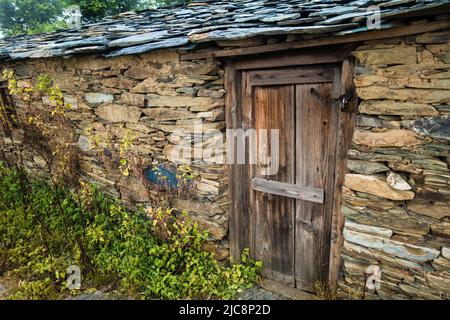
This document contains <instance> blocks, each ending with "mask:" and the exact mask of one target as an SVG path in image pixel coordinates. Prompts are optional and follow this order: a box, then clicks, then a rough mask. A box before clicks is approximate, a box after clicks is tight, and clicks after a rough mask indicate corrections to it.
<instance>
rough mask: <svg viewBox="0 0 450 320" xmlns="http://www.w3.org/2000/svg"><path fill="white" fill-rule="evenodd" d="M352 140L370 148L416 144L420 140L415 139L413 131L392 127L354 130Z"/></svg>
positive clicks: (419, 142)
mask: <svg viewBox="0 0 450 320" xmlns="http://www.w3.org/2000/svg"><path fill="white" fill-rule="evenodd" d="M353 142H354V143H356V144H360V145H364V146H367V147H372V148H377V147H378V148H384V147H407V146H416V145H419V144H421V143H422V142H421V141H420V140H419V139H417V137H416V134H415V133H414V132H413V131H410V130H405V129H393V130H388V131H385V132H372V131H362V130H356V131H355V132H354V134H353Z"/></svg>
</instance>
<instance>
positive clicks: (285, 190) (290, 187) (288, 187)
mask: <svg viewBox="0 0 450 320" xmlns="http://www.w3.org/2000/svg"><path fill="white" fill-rule="evenodd" d="M252 187H253V190H256V191H260V192H264V193H270V194H276V195H279V196H285V197H289V198H295V199H299V200H305V201H310V202H315V203H323V201H324V190H323V189H318V188H305V187H300V186H297V185H295V184H290V183H284V182H279V181H271V180H267V179H262V178H258V177H255V178H253V180H252Z"/></svg>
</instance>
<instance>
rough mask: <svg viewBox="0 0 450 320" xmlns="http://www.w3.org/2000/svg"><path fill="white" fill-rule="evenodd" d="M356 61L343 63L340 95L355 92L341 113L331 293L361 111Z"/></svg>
mask: <svg viewBox="0 0 450 320" xmlns="http://www.w3.org/2000/svg"><path fill="white" fill-rule="evenodd" d="M353 69H354V62H353V61H352V60H350V59H347V60H345V61H344V62H343V64H342V73H341V81H340V82H341V88H340V89H341V92H340V93H341V94H346V93H348V92H350V91H351V92H353V93H354V95H353V98H352V99H351V100H350V101H349V102H348V105H349V107H350V108H349V109H348V112H342V111H339V133H338V143H337V144H336V151H335V152H336V168H335V185H334V196H333V199H334V200H333V201H334V203H333V216H332V221H331V244H330V268H329V274H328V281H329V285H330V288H331V289H332V291H335V290H336V288H337V282H338V277H339V271H340V268H341V267H342V266H341V250H342V245H343V243H344V236H343V229H344V224H345V217H344V214H343V213H342V211H341V205H342V187H343V185H344V179H345V174H346V171H347V152H348V150H349V149H350V146H351V142H352V136H353V130H354V126H355V117H356V112H357V109H358V99H357V98H356V97H357V95H356V92H355V86H354V82H353V72H354V71H353Z"/></svg>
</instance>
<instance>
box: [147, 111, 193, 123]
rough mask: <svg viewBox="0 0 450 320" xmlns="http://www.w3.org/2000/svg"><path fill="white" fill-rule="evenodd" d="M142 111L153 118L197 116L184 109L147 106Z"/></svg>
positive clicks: (171, 118)
mask: <svg viewBox="0 0 450 320" xmlns="http://www.w3.org/2000/svg"><path fill="white" fill-rule="evenodd" d="M143 111H144V113H145V115H146V116H148V117H149V118H151V119H154V120H179V119H194V118H196V117H197V115H196V114H195V113H192V112H189V111H187V110H184V109H170V108H147V109H144V110H143Z"/></svg>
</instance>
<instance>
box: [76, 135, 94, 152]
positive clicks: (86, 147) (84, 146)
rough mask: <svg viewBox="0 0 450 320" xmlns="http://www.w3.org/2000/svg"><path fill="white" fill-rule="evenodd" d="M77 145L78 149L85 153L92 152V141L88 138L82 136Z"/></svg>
mask: <svg viewBox="0 0 450 320" xmlns="http://www.w3.org/2000/svg"><path fill="white" fill-rule="evenodd" d="M77 144H78V147H79V148H80V149H81V150H82V151H84V152H88V151H90V150H91V139H90V138H89V137H87V136H84V135H80V137H79V138H78V142H77Z"/></svg>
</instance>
